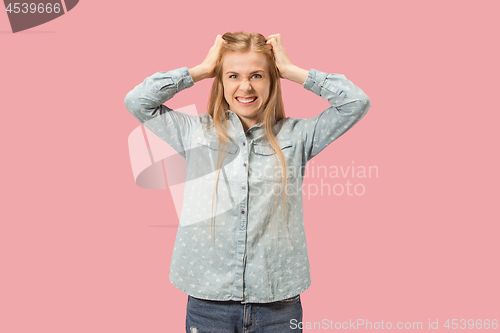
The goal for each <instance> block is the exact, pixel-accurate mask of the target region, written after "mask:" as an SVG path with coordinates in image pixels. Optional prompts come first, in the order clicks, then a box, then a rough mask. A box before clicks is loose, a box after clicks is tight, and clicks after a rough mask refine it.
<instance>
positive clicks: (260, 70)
mask: <svg viewBox="0 0 500 333" xmlns="http://www.w3.org/2000/svg"><path fill="white" fill-rule="evenodd" d="M259 72H263V73H264V71H263V70H262V69H259V70H256V71H253V72H250V74H254V73H259ZM229 73H233V74H239V73H238V72H234V71H227V72H226V74H229Z"/></svg>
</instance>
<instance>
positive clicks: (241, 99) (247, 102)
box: [236, 96, 257, 105]
mask: <svg viewBox="0 0 500 333" xmlns="http://www.w3.org/2000/svg"><path fill="white" fill-rule="evenodd" d="M236 100H237V101H238V103H239V104H241V105H252V104H253V103H255V101H257V96H252V97H236Z"/></svg>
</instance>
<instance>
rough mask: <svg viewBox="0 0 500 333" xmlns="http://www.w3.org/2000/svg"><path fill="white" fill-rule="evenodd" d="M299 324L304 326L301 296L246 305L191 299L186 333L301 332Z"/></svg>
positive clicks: (190, 297)
mask: <svg viewBox="0 0 500 333" xmlns="http://www.w3.org/2000/svg"><path fill="white" fill-rule="evenodd" d="M293 319H295V320H293ZM291 320H293V322H292V323H295V324H294V325H291V323H290V321H291ZM299 322H302V304H301V303H300V295H297V296H295V297H292V298H288V299H285V300H282V301H277V302H272V303H246V304H242V303H241V302H238V301H208V300H203V299H198V298H194V297H192V296H189V297H188V302H187V312H186V332H187V333H282V332H283V333H284V332H302V329H299V328H296V327H297V324H298V323H299ZM292 327H293V328H294V329H292Z"/></svg>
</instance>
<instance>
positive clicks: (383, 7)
mask: <svg viewBox="0 0 500 333" xmlns="http://www.w3.org/2000/svg"><path fill="white" fill-rule="evenodd" d="M499 10H500V5H499V2H498V1H474V2H472V1H471V2H465V1H439V2H438V1H419V2H413V3H409V2H403V1H304V2H302V3H292V2H284V1H281V2H278V1H275V2H273V1H252V2H241V1H228V2H210V1H199V2H196V3H193V2H181V1H175V2H174V1H141V2H124V1H95V0H92V1H91V0H87V1H81V2H80V3H79V4H78V5H77V7H75V9H73V10H72V11H71V12H69V13H68V14H66V15H63V16H62V17H60V18H58V19H56V20H54V21H51V22H48V23H46V24H44V25H42V26H39V27H35V28H33V29H31V30H27V31H25V32H20V33H17V34H12V33H11V30H10V26H9V23H8V20H7V14H6V12H5V11H2V12H1V13H0V32H1V33H0V39H1V42H0V45H1V48H2V52H1V64H0V66H1V70H0V72H1V75H0V80H1V82H0V84H1V90H0V91H1V102H2V108H1V111H2V115H3V118H2V123H3V126H2V131H1V142H2V166H1V170H2V175H3V181H2V209H1V214H2V215H1V221H2V223H1V224H0V227H1V230H0V260H1V261H0V267H1V272H0V332H6V333H14V332H30V333H31V332H51V333H63V332H64V333H67V332H71V333H77V332H85V333H87V332H121V333H125V332H151V333H154V332H183V331H184V325H185V313H186V310H185V307H186V301H187V296H186V295H185V294H184V293H182V292H181V291H179V290H177V289H176V288H175V287H173V286H172V285H171V283H170V282H169V280H168V272H169V264H170V258H171V252H172V249H173V241H174V238H175V233H176V228H175V227H172V226H171V225H172V224H177V215H176V213H175V210H174V209H173V202H172V198H171V196H170V193H169V191H167V190H146V189H142V188H140V187H138V186H137V185H136V184H135V182H134V179H133V175H132V170H131V164H130V158H129V153H128V146H127V138H128V135H129V134H130V133H131V132H132V130H133V129H134V128H136V127H137V126H138V122H137V121H136V120H135V119H134V118H133V117H132V116H131V115H130V114H129V113H128V111H127V110H126V109H125V107H124V103H123V100H124V97H125V95H126V93H127V92H128V91H130V90H131V89H132V88H133V87H134V86H136V85H137V84H139V83H140V82H142V81H143V80H144V78H146V77H147V76H150V75H152V74H153V73H155V72H157V71H168V70H170V69H175V68H178V67H182V66H186V67H188V68H190V67H193V66H195V65H197V64H198V63H200V62H201V61H202V60H203V59H204V58H205V56H206V53H207V52H208V49H209V48H210V46H211V45H212V44H213V41H214V39H215V36H216V35H217V34H223V33H224V32H226V31H239V30H249V31H253V32H260V33H262V34H264V35H265V36H268V35H270V34H274V33H281V35H282V37H283V43H284V46H285V48H286V50H287V52H288V54H289V56H290V59H291V60H292V62H293V63H294V64H296V65H298V66H300V67H302V68H305V69H309V68H315V69H318V70H321V71H324V72H329V73H339V74H344V75H346V77H347V78H348V79H350V80H351V81H353V82H354V83H355V84H356V85H357V86H359V87H360V88H361V89H363V91H364V92H365V93H366V94H367V95H368V96H369V97H370V99H371V102H372V108H371V109H370V111H369V112H368V114H367V116H366V117H365V118H364V119H363V120H361V122H360V123H359V124H357V125H356V126H355V127H354V128H353V129H352V130H351V131H349V132H348V133H346V134H345V135H344V136H343V137H341V138H340V139H339V140H337V141H336V142H334V143H333V144H332V145H331V146H329V147H328V148H327V149H325V150H324V151H323V152H322V153H320V154H319V155H318V156H317V157H315V158H314V159H313V160H312V161H311V163H312V162H313V161H314V166H320V165H323V166H330V165H335V166H339V167H340V166H342V167H344V168H346V167H347V166H352V165H356V166H359V165H361V166H366V167H367V166H370V165H371V166H377V167H378V171H379V174H378V177H372V178H369V179H359V178H355V179H351V180H350V181H351V183H362V184H363V185H364V187H365V189H366V190H365V194H364V195H362V196H356V195H353V196H348V195H346V194H344V195H340V196H336V195H333V194H331V195H327V194H323V195H316V196H314V197H311V198H310V199H309V200H307V199H305V207H304V214H305V227H306V233H307V240H308V248H309V256H310V261H311V272H312V286H311V287H310V288H309V289H308V290H307V291H306V292H304V293H303V294H302V304H303V308H304V322H314V321H321V320H323V319H327V320H333V321H334V322H349V320H351V321H356V320H358V319H364V320H368V321H371V322H372V323H375V322H379V323H380V322H381V321H384V323H386V322H388V321H390V322H391V323H392V324H393V327H395V326H396V324H397V322H403V323H405V322H422V324H423V329H424V330H428V322H429V320H431V321H436V320H439V327H440V330H443V331H444V330H446V329H445V328H444V327H443V325H444V323H445V321H446V320H447V319H473V320H478V319H481V320H485V319H490V320H492V319H497V320H499V319H500V304H499V298H500V287H499V286H500V284H499V283H498V281H500V270H499V254H500V245H499V241H498V236H499V231H500V227H499V222H500V218H499V217H500V216H499V212H498V203H499V195H498V189H499V186H500V181H499V173H498V171H499V169H500V163H499V158H498V146H499V131H498V123H499V121H500V116H499V112H500V107H499V101H498V98H499V92H498V88H499V84H498V81H497V79H498V77H499V74H500V73H499V65H498V59H500V54H499V53H500V52H499V47H498V31H499V28H500V25H499V24H498V23H494V22H498V20H497V19H498V12H499ZM210 85H211V81H210V80H204V81H202V82H200V83H197V84H196V85H195V86H194V87H192V88H190V89H189V90H186V91H184V92H182V93H180V94H179V95H177V96H175V97H174V99H172V100H171V101H170V102H168V103H167V105H169V106H170V107H172V108H179V107H183V106H186V105H189V104H193V103H195V104H196V105H197V108H198V111H199V112H205V106H206V101H207V97H208V90H209V87H210ZM283 91H284V99H285V106H286V111H287V116H290V117H294V118H310V117H313V116H316V115H318V114H319V113H320V112H321V111H323V110H324V109H326V108H327V107H328V103H327V101H325V100H322V99H320V98H319V97H317V96H316V95H314V94H312V93H310V92H308V91H306V90H305V89H303V88H302V87H301V86H299V85H297V84H296V83H293V82H283ZM495 152H496V153H495ZM352 161H354V163H353V162H352ZM311 163H310V164H309V167H311V165H312V164H311ZM320 181H321V180H320V179H318V178H316V179H308V180H307V181H306V183H305V185H304V186H307V184H309V183H315V184H320ZM323 181H324V182H328V183H329V184H335V183H337V182H341V183H345V181H346V179H331V178H328V179H324V180H323ZM317 330H318V329H317ZM308 331H312V330H308ZM318 331H319V330H318Z"/></svg>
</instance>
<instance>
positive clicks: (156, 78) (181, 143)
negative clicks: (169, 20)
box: [124, 35, 225, 156]
mask: <svg viewBox="0 0 500 333" xmlns="http://www.w3.org/2000/svg"><path fill="white" fill-rule="evenodd" d="M223 42H225V41H224V40H223V39H222V37H221V36H220V35H218V36H217V38H216V40H215V43H214V45H213V46H212V47H211V49H210V51H209V53H208V55H207V57H206V58H205V60H204V61H203V62H202V63H201V64H200V65H197V66H195V67H193V68H191V69H188V68H187V67H181V68H178V69H175V70H171V71H168V72H157V73H155V74H153V75H151V76H149V77H147V78H146V79H144V81H143V82H142V83H140V84H139V85H137V86H136V87H135V88H134V89H132V90H131V91H129V92H128V93H127V95H126V96H125V100H124V102H125V107H126V108H127V110H128V111H129V112H130V114H132V116H134V118H136V119H137V120H138V121H139V122H140V123H141V124H143V125H144V126H145V127H146V128H148V129H149V130H151V131H152V132H153V133H155V134H156V135H157V136H158V137H160V138H161V139H162V140H164V141H166V142H167V143H168V144H169V145H170V146H172V147H173V148H174V149H175V150H176V151H177V152H179V153H180V154H181V155H182V156H184V151H185V146H186V145H187V140H188V138H189V137H190V136H191V133H190V130H191V129H192V128H193V124H194V122H195V121H196V119H195V118H196V115H187V114H184V113H182V112H178V111H174V110H172V109H170V108H169V107H167V106H165V105H163V103H165V102H166V101H168V100H169V99H171V98H172V97H173V96H174V95H175V94H177V93H179V92H180V91H182V90H184V89H187V88H189V87H191V86H193V85H194V83H195V82H197V81H200V80H202V79H204V78H210V77H213V76H214V74H213V70H214V68H215V64H216V61H217V57H218V53H219V50H220V46H221V45H222V43H223Z"/></svg>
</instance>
